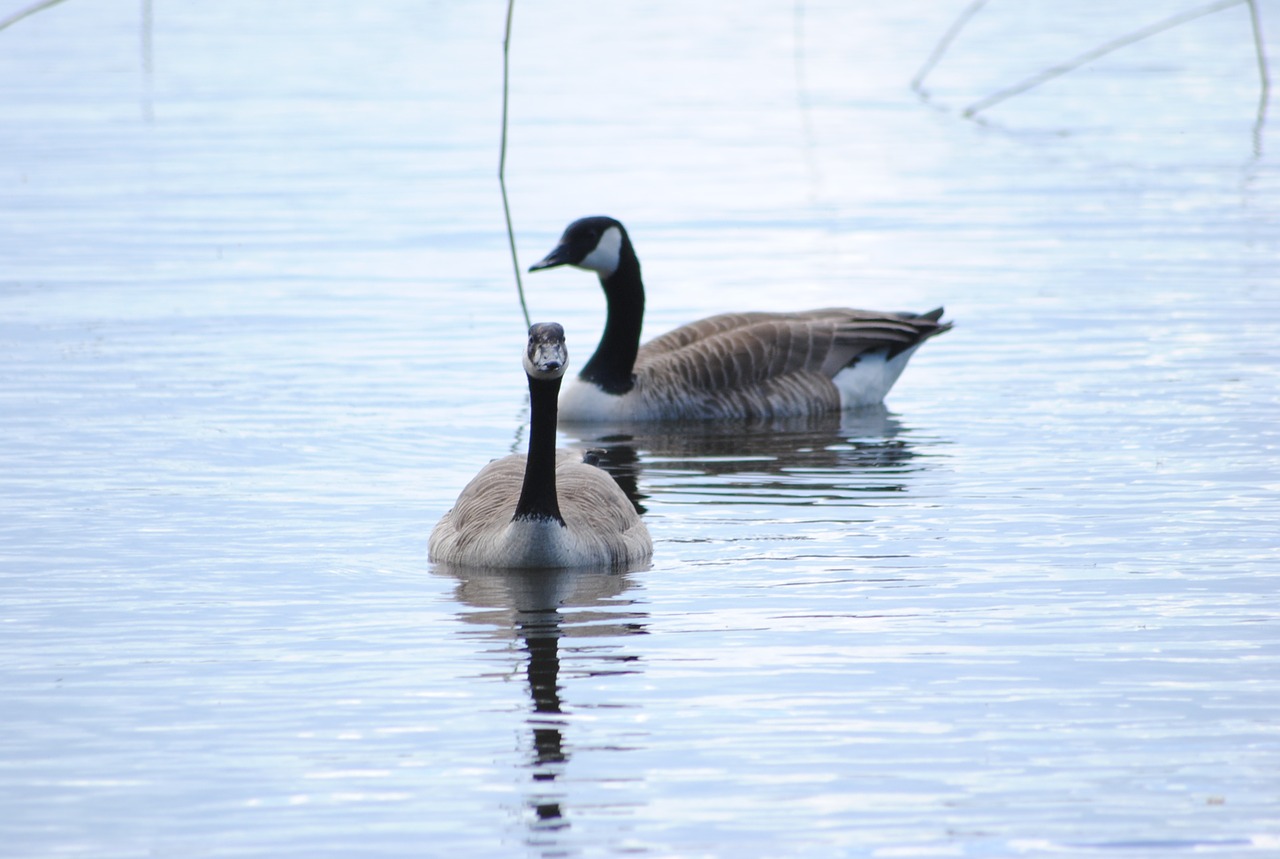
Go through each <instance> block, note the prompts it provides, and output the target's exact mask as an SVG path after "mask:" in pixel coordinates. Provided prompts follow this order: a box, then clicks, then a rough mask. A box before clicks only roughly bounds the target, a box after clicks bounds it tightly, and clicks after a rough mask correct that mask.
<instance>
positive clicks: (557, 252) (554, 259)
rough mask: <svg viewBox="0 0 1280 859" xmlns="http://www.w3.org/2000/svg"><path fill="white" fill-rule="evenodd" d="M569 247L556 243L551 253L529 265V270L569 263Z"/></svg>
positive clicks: (539, 269)
mask: <svg viewBox="0 0 1280 859" xmlns="http://www.w3.org/2000/svg"><path fill="white" fill-rule="evenodd" d="M569 263H570V259H569V249H568V248H567V247H565V246H564V245H556V246H555V248H553V249H552V251H551V253H549V254H547V255H546V256H544V257H543V258H542V259H540V260H538V261H537V262H535V263H534V264H533V265H531V266H529V271H541V270H542V269H544V268H555V267H556V266H558V265H568V264H569Z"/></svg>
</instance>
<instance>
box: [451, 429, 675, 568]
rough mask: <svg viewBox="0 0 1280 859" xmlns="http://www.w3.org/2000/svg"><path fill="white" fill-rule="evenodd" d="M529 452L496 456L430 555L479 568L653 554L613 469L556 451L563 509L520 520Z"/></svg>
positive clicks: (614, 561)
mask: <svg viewBox="0 0 1280 859" xmlns="http://www.w3.org/2000/svg"><path fill="white" fill-rule="evenodd" d="M525 465H526V456H525V455H524V454H511V455H510V456H505V457H503V458H501V459H496V460H494V461H493V462H490V463H489V464H488V465H486V466H485V467H484V468H482V469H481V470H480V471H479V473H477V474H476V476H475V477H474V478H472V480H471V482H470V483H468V484H467V485H466V487H465V488H464V489H463V490H462V492H461V494H459V496H458V500H457V502H456V503H455V504H454V506H453V509H451V510H450V511H449V512H448V513H446V514H445V515H444V517H443V518H441V520H440V521H439V523H437V525H436V527H435V530H433V531H432V532H431V540H430V546H429V553H430V558H431V560H433V561H434V560H440V561H448V562H450V563H453V564H458V565H461V566H478V567H577V566H620V565H626V564H632V563H638V562H642V561H644V560H646V559H647V558H648V557H649V556H650V555H651V554H652V551H653V544H652V540H651V538H650V536H649V531H648V529H647V528H646V527H645V524H644V522H643V521H642V520H641V519H640V516H639V515H638V514H637V513H636V511H635V507H634V506H633V505H632V504H631V501H630V500H629V499H628V498H627V496H626V494H625V493H623V491H622V490H621V489H620V488H619V487H618V484H617V483H616V482H615V481H614V480H613V478H612V477H610V476H609V474H608V473H607V472H605V471H604V470H603V469H600V468H598V467H596V466H594V465H587V464H586V463H584V462H583V461H582V459H581V457H580V456H579V455H576V454H573V453H570V452H568V451H559V452H557V457H556V472H555V473H556V490H557V495H558V496H559V502H560V515H561V517H562V518H563V520H564V522H563V524H561V523H560V522H558V521H556V520H554V519H546V518H533V519H515V518H513V517H512V511H513V510H515V507H516V504H517V502H518V501H519V498H520V492H521V485H522V483H523V481H524V473H525Z"/></svg>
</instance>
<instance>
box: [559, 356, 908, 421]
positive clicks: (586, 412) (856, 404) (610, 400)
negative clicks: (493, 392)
mask: <svg viewBox="0 0 1280 859" xmlns="http://www.w3.org/2000/svg"><path fill="white" fill-rule="evenodd" d="M917 348H919V347H918V346H912V347H911V348H910V349H907V350H906V351H904V352H900V353H898V354H897V355H895V356H894V357H893V358H886V357H885V355H886V353H885V352H884V351H879V352H869V353H867V354H865V355H863V356H862V357H861V358H859V359H858V361H857V363H856V364H854V365H853V366H852V367H846V368H845V369H843V370H841V371H840V372H839V373H836V375H835V378H834V379H832V382H834V383H835V386H836V388H837V390H839V392H840V408H841V409H857V408H862V407H864V406H873V405H876V404H877V403H880V402H882V401H883V400H884V398H885V396H886V395H887V394H888V393H889V389H890V388H892V387H893V385H894V383H895V382H897V381H898V377H899V376H901V375H902V371H903V370H904V369H905V368H906V366H907V361H909V360H910V359H911V355H912V354H913V353H914V352H915V351H916V349H917ZM644 406H645V403H644V402H643V401H642V400H641V399H640V398H639V397H637V396H635V395H634V394H631V393H628V394H622V395H621V396H618V395H615V394H606V393H605V392H604V391H602V390H600V389H599V388H598V387H596V386H595V385H593V384H591V383H590V382H584V381H582V380H581V379H573V380H572V381H570V382H569V383H568V384H567V385H566V386H565V387H564V388H563V389H562V390H561V392H560V418H561V419H562V420H566V421H588V422H592V421H645V420H662V419H666V418H668V417H671V416H668V415H656V414H653V413H652V412H650V411H649V410H648V409H646V408H644Z"/></svg>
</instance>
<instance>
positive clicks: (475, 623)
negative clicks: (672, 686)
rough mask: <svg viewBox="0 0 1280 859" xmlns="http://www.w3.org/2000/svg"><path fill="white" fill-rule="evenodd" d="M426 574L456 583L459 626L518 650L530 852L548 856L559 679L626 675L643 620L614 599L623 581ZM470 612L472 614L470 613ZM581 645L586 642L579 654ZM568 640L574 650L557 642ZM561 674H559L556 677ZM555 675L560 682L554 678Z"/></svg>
mask: <svg viewBox="0 0 1280 859" xmlns="http://www.w3.org/2000/svg"><path fill="white" fill-rule="evenodd" d="M432 569H433V570H434V572H436V573H438V574H442V575H448V576H452V577H454V578H456V579H457V580H458V587H457V589H456V591H455V593H454V595H455V598H456V599H457V601H458V602H459V603H460V604H462V605H465V606H467V607H469V608H468V609H467V610H464V611H462V612H460V613H459V618H460V619H461V620H462V621H463V622H464V623H467V624H469V625H471V626H472V627H474V628H476V629H477V630H478V631H480V633H481V634H482V635H483V637H484V638H486V639H512V640H514V641H515V642H517V643H518V644H520V645H521V646H522V649H523V651H524V655H525V677H526V680H527V686H528V694H529V700H530V704H531V707H530V711H529V716H528V719H527V724H528V727H529V735H530V738H531V741H532V742H531V746H530V748H529V753H528V764H527V766H528V769H529V771H530V773H531V778H530V785H529V787H528V792H527V796H526V800H525V802H526V805H527V807H528V809H529V812H530V815H531V816H530V823H529V827H530V844H531V845H532V846H535V847H542V848H553V847H555V844H554V843H549V842H547V841H546V840H545V839H547V837H548V835H549V834H554V833H557V832H559V831H560V830H564V829H567V828H568V827H569V825H570V824H569V815H568V809H566V808H565V796H564V792H563V790H562V788H561V786H560V783H562V782H563V780H564V776H565V773H566V768H567V766H568V764H569V761H570V757H571V755H570V752H569V751H568V748H569V747H570V746H568V745H567V744H566V742H565V731H566V729H567V727H568V717H567V714H566V709H572V705H571V704H566V698H567V696H564V695H563V693H564V690H565V684H564V680H565V679H566V677H577V678H592V677H605V676H610V675H619V674H632V673H637V672H639V670H640V665H639V661H638V657H636V656H635V655H633V654H629V653H627V652H626V651H625V650H624V649H623V642H624V640H625V637H626V636H629V635H637V634H643V633H644V632H645V625H644V619H645V617H646V615H645V613H644V612H641V611H636V610H634V609H632V608H631V606H632V605H633V603H632V602H631V601H630V600H627V599H623V598H621V594H622V593H623V591H625V590H626V589H627V587H628V586H629V585H630V581H629V579H628V575H627V573H625V572H623V573H619V572H615V571H607V570H589V569H588V570H581V569H579V570H485V569H466V568H461V567H453V566H450V565H446V564H436V565H434V566H433V568H432ZM473 609H474V610H473ZM582 639H594V641H592V642H591V646H582V645H583V642H582V641H581V640H582ZM566 640H573V641H574V644H566V646H565V647H564V648H563V651H564V652H563V653H562V647H561V642H562V641H566ZM562 669H563V671H562ZM562 675H563V676H562ZM615 706H616V705H615Z"/></svg>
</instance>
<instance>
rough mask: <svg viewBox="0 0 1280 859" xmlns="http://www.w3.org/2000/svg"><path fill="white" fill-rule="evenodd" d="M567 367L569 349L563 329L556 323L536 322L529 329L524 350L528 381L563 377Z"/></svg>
mask: <svg viewBox="0 0 1280 859" xmlns="http://www.w3.org/2000/svg"><path fill="white" fill-rule="evenodd" d="M568 365H569V348H568V347H567V346H566V345H565V342H564V328H563V327H562V326H561V325H560V324H559V323H556V322H537V323H534V324H533V325H532V326H530V328H529V345H528V346H526V347H525V350H524V371H525V373H526V374H528V376H529V378H530V379H537V380H539V381H549V380H551V379H559V378H560V377H561V376H563V375H564V371H565V368H566V367H568Z"/></svg>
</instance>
